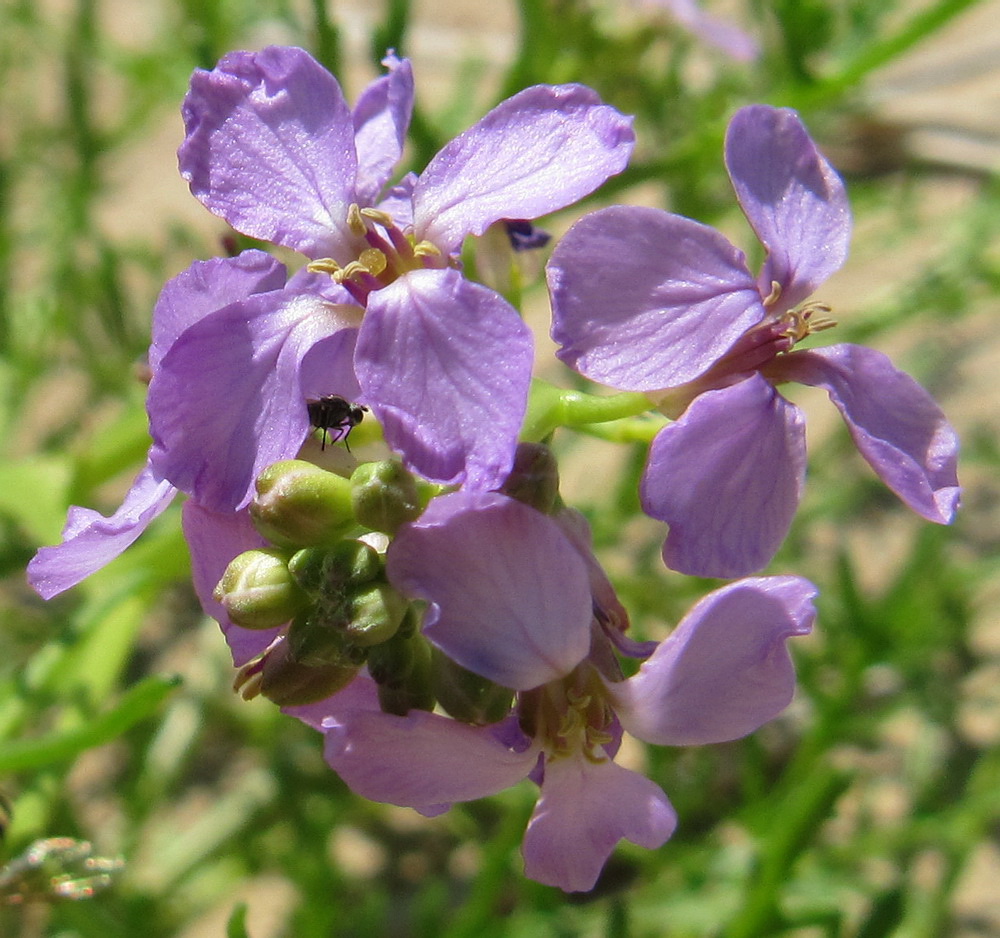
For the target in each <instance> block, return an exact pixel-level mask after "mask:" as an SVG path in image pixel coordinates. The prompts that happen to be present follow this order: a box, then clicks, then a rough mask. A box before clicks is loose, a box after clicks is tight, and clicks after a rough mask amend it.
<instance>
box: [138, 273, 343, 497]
mask: <svg viewBox="0 0 1000 938" xmlns="http://www.w3.org/2000/svg"><path fill="white" fill-rule="evenodd" d="M357 312H358V311H357V309H356V308H352V307H346V306H333V305H331V304H328V303H325V302H323V301H322V300H320V299H318V298H315V297H311V296H307V295H295V294H292V293H290V292H288V291H285V290H276V291H274V292H271V293H261V294H258V295H256V296H253V297H250V298H249V299H247V300H245V301H243V302H242V303H234V304H232V305H231V306H227V307H225V308H224V309H221V310H219V311H217V312H216V313H213V314H212V315H210V316H207V317H206V318H204V319H202V320H200V321H199V322H197V323H196V324H195V325H194V326H192V327H191V328H190V329H188V330H187V331H186V332H184V333H183V335H181V337H180V338H179V339H178V340H177V341H176V342H175V343H174V345H173V346H172V347H171V349H170V351H169V352H168V353H167V354H166V355H165V356H164V358H163V361H162V362H161V366H160V370H159V371H158V372H157V373H156V374H155V375H154V376H153V381H152V383H151V384H150V388H149V397H148V401H147V408H148V410H149V425H150V433H151V434H152V436H153V440H154V448H153V465H154V467H155V469H156V470H157V471H158V472H159V473H160V474H161V475H162V476H163V477H164V478H167V479H169V480H170V481H171V482H172V483H173V484H174V485H176V486H177V488H179V489H181V490H182V491H184V492H187V493H188V494H190V495H191V496H193V497H194V498H195V499H196V500H197V501H199V502H200V503H201V504H203V505H204V506H205V507H207V508H212V509H215V510H218V511H226V510H230V511H231V510H235V509H238V508H241V507H242V506H243V505H245V504H247V502H248V501H249V500H250V497H251V496H252V494H253V483H254V479H256V477H257V475H258V474H259V473H260V472H261V471H262V470H263V469H264V468H265V467H266V466H268V465H270V464H271V463H273V462H276V461H278V460H279V459H287V458H290V457H292V456H294V455H295V454H296V453H297V452H298V449H299V447H300V446H301V444H302V440H303V439H304V438H305V435H306V432H307V431H308V428H309V417H308V414H307V410H306V404H305V395H304V393H303V390H302V387H301V383H300V376H299V371H300V363H301V362H302V359H303V357H304V356H305V355H306V353H307V352H308V351H309V350H310V348H311V347H312V346H313V345H314V344H315V343H316V342H318V341H319V340H320V339H323V338H326V337H328V336H330V335H333V334H334V333H336V332H337V331H338V330H340V329H344V328H349V327H351V326H353V325H356V318H357ZM352 319H354V320H355V321H354V322H352V321H351V320H352Z"/></svg>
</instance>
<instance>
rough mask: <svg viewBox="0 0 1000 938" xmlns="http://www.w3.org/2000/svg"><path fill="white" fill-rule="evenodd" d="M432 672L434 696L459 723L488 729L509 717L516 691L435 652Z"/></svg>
mask: <svg viewBox="0 0 1000 938" xmlns="http://www.w3.org/2000/svg"><path fill="white" fill-rule="evenodd" d="M431 669H432V670H431V675H432V687H433V688H434V696H435V697H436V698H437V701H438V703H439V704H441V706H442V707H443V708H444V710H445V711H447V713H448V714H449V715H450V716H453V717H454V718H455V719H456V720H459V721H461V722H462V723H474V724H477V725H480V726H485V725H486V724H488V723H497V722H498V721H500V720H502V719H503V718H504V717H505V716H507V714H508V713H510V708H511V704H512V703H513V700H514V691H512V690H511V689H510V688H509V687H501V686H500V685H499V684H494V683H493V682H492V681H489V680H487V679H486V678H485V677H481V676H480V675H478V674H475V673H474V672H472V671H469V670H468V669H466V668H463V667H462V666H461V665H459V664H456V663H455V662H454V661H452V660H451V659H450V658H449V657H447V655H445V654H444V653H443V652H441V651H439V650H438V649H436V648H435V649H433V650H432V652H431Z"/></svg>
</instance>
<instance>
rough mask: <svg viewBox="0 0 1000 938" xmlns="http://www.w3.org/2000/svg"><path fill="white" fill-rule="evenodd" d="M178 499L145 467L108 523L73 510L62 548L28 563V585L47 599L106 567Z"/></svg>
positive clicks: (58, 546) (47, 551) (45, 551)
mask: <svg viewBox="0 0 1000 938" xmlns="http://www.w3.org/2000/svg"><path fill="white" fill-rule="evenodd" d="M176 494H177V489H175V488H174V487H173V486H172V485H171V484H170V483H169V482H165V481H164V480H163V479H160V478H158V477H157V476H156V475H155V474H154V473H153V472H152V471H151V470H150V468H149V465H148V464H147V465H146V466H145V468H143V470H142V471H141V472H140V473H139V475H138V476H136V479H135V482H133V483H132V488H130V489H129V490H128V493H127V494H126V495H125V498H124V500H123V501H122V503H121V506H120V507H119V509H118V510H117V511H116V512H115V513H114V514H113V515H111V516H110V517H108V518H106V517H105V516H104V515H102V514H99V513H98V512H96V511H93V510H92V509H90V508H80V507H78V506H76V505H72V506H71V507H70V509H69V512H68V514H67V516H66V525H65V527H64V528H63V532H62V543H61V544H56V545H55V546H54V547H43V548H41V549H40V550H39V551H38V553H36V554H35V556H34V557H32V558H31V560H30V561H29V563H28V583H29V584H31V588H32V589H33V590H34V591H35V592H36V593H38V595H39V596H41V597H42V599H51V598H52V597H53V596H56V595H58V594H59V593H61V592H63V591H64V590H68V589H69V588H70V587H71V586H76V585H77V583H79V582H80V581H81V580H84V579H86V578H87V577H88V576H90V575H91V574H92V573H96V572H97V571H98V570H100V569H101V567H103V566H105V565H106V564H108V563H110V562H111V561H112V560H114V559H115V557H117V556H118V555H119V554H121V553H122V552H123V551H124V550H125V549H126V548H127V547H130V546H131V545H132V544H133V543H134V542H135V540H136V539H137V538H138V537H139V535H140V534H142V532H143V531H145V530H146V528H147V527H148V526H149V524H150V522H151V521H152V520H153V519H154V518H156V517H158V516H159V515H161V514H162V513H163V512H164V511H165V510H166V508H167V506H168V505H169V504H170V503H171V502H172V501H173V499H174V496H175V495H176Z"/></svg>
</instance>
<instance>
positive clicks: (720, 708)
mask: <svg viewBox="0 0 1000 938" xmlns="http://www.w3.org/2000/svg"><path fill="white" fill-rule="evenodd" d="M815 596H816V588H815V587H814V586H813V585H812V584H811V583H810V582H809V581H808V580H803V579H801V578H799V577H793V576H775V577H758V578H755V579H750V580H740V581H739V582H737V583H730V584H729V585H728V586H724V587H723V588H722V589H719V590H716V591H715V592H714V593H710V594H709V595H708V596H706V597H705V598H704V599H703V600H701V602H699V603H698V604H697V605H696V606H695V607H694V608H693V609H692V610H691V611H690V612H689V613H688V614H687V615H686V616H685V617H684V620H683V621H682V622H681V624H680V625H678V626H677V628H676V629H675V630H674V632H673V634H671V636H670V637H669V638H668V639H667V640H666V641H664V642H661V643H660V646H659V647H658V648H657V649H656V651H655V652H653V654H652V656H651V657H650V658H649V659H648V660H647V661H646V662H645V663H644V664H643V665H642V667H641V668H639V672H638V673H637V674H635V675H633V676H632V677H630V678H629V679H628V680H626V681H620V682H618V683H612V682H609V681H605V686H606V687H607V688H608V692H609V693H610V695H611V697H612V698H613V700H614V705H615V712H616V713H617V714H618V719H619V720H620V721H621V724H622V726H623V727H624V728H625V731H626V732H628V733H631V734H632V735H633V736H636V737H638V738H639V739H641V740H644V741H645V742H647V743H655V744H657V745H662V746H696V745H703V744H706V743H721V742H725V741H727V740H730V739H739V737H741V736H746V734H747V733H752V732H753V731H754V730H756V729H757V728H758V727H760V726H762V725H763V724H764V723H766V722H767V721H768V720H770V719H773V718H774V717H776V716H777V715H778V714H779V713H781V711H782V710H784V709H785V707H787V706H788V704H789V703H790V702H791V699H792V695H793V694H794V693H795V669H794V668H793V666H792V662H791V659H790V658H789V656H788V650H787V648H786V647H785V641H786V639H788V638H790V637H791V636H793V635H806V634H808V633H809V631H810V629H811V628H812V623H813V620H814V619H815V617H816V610H815V609H814V608H813V604H812V600H813V598H814V597H815Z"/></svg>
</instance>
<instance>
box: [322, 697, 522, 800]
mask: <svg viewBox="0 0 1000 938" xmlns="http://www.w3.org/2000/svg"><path fill="white" fill-rule="evenodd" d="M333 702H336V698H333ZM335 720H336V723H335V724H333V725H331V726H329V727H328V728H327V729H326V730H325V733H326V745H325V755H326V760H327V762H328V763H329V764H330V767H331V768H332V769H333V770H334V771H335V772H336V773H337V774H338V775H339V776H340V777H341V778H342V779H343V780H344V781H345V782H346V783H347V785H348V787H349V788H350V789H351V791H353V792H355V793H356V794H359V795H361V796H362V797H364V798H368V799H369V800H370V801H380V802H385V803H388V804H397V805H402V806H403V807H411V808H418V809H421V810H425V809H428V808H433V807H434V806H436V805H441V804H450V803H452V802H455V801H472V800H473V799H476V798H484V797H486V796H487V795H494V794H496V793H497V792H498V791H503V789H505V788H509V787H510V786H511V785H515V784H517V782H519V781H520V780H521V779H523V778H525V777H526V776H527V774H528V772H530V771H531V769H532V767H533V766H534V764H535V762H536V761H537V759H538V751H537V749H531V748H529V749H526V750H525V751H523V752H515V751H514V750H512V749H508V748H507V747H505V746H504V745H502V744H501V743H500V742H499V741H498V740H497V738H496V736H495V735H494V733H493V729H492V728H491V727H488V726H470V725H468V724H466V723H459V722H458V721H456V720H452V719H450V718H448V717H444V716H440V715H438V714H436V713H427V712H425V711H423V710H411V711H410V712H409V713H408V714H407V715H406V716H405V717H400V716H394V715H392V714H388V713H374V712H372V711H371V710H368V709H359V710H353V711H343V712H340V713H338V714H337V716H336V717H335Z"/></svg>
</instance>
